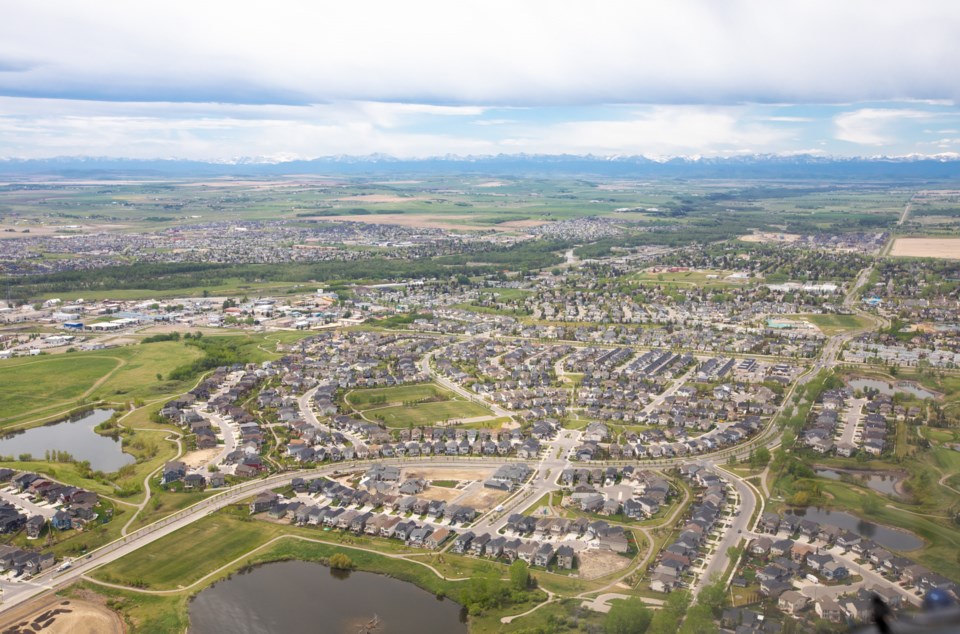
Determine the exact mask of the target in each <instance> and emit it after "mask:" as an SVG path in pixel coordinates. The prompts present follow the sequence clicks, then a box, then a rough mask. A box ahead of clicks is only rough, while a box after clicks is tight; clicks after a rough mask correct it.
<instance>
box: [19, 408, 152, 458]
mask: <svg viewBox="0 0 960 634" xmlns="http://www.w3.org/2000/svg"><path fill="white" fill-rule="evenodd" d="M111 416H113V410H112V409H95V410H93V411H92V412H88V413H87V414H84V415H83V416H79V417H77V418H74V419H67V420H64V421H59V422H56V423H50V424H49V425H44V426H43V427H33V428H31V429H25V430H23V431H14V432H11V433H10V434H8V435H5V436H3V437H2V438H0V455H2V456H14V457H16V456H19V455H21V454H27V453H28V454H30V455H31V456H33V457H34V458H35V459H37V460H43V458H44V456H45V455H46V452H47V451H65V452H67V453H69V454H70V455H71V456H73V457H74V459H76V460H89V461H90V467H91V468H92V469H94V470H95V471H103V472H104V473H112V472H114V471H117V470H118V469H119V468H120V467H122V466H124V465H128V464H132V463H133V462H134V458H133V456H131V455H130V454H126V453H123V449H122V448H121V444H120V440H119V439H116V440H115V439H113V438H109V437H107V436H101V435H100V434H98V433H97V432H95V431H94V427H96V426H97V425H99V424H100V423H102V422H104V421H106V420H108V419H109V418H110V417H111Z"/></svg>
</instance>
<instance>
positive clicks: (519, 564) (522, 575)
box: [510, 559, 530, 592]
mask: <svg viewBox="0 0 960 634" xmlns="http://www.w3.org/2000/svg"><path fill="white" fill-rule="evenodd" d="M529 585H530V569H529V567H528V566H527V562H525V561H523V560H521V559H518V560H516V561H515V562H513V563H512V564H510V587H511V588H512V589H513V590H516V591H518V592H519V591H522V590H526V589H527V587H528V586H529Z"/></svg>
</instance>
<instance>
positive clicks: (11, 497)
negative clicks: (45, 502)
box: [0, 487, 57, 519]
mask: <svg viewBox="0 0 960 634" xmlns="http://www.w3.org/2000/svg"><path fill="white" fill-rule="evenodd" d="M0 500H3V501H4V502H9V503H10V504H13V505H14V506H19V507H20V508H21V509H23V512H24V513H26V514H27V515H42V516H43V517H45V518H46V519H50V518H51V517H53V516H54V515H56V513H57V509H56V508H54V507H52V506H38V505H36V504H34V503H33V502H31V501H30V500H26V499H24V498H22V497H20V496H18V495H17V494H16V488H15V487H7V488H5V489H0Z"/></svg>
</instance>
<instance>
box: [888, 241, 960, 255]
mask: <svg viewBox="0 0 960 634" xmlns="http://www.w3.org/2000/svg"><path fill="white" fill-rule="evenodd" d="M890 255H891V256H892V257H906V258H941V259H944V260H960V238H897V239H896V240H895V241H894V242H893V247H892V248H891V249H890Z"/></svg>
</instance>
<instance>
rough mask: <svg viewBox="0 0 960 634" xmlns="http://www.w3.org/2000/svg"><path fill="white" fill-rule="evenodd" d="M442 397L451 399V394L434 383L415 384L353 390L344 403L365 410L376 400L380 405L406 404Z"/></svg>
mask: <svg viewBox="0 0 960 634" xmlns="http://www.w3.org/2000/svg"><path fill="white" fill-rule="evenodd" d="M434 397H443V398H445V399H448V400H449V399H450V398H453V394H452V393H451V392H448V391H447V390H444V389H442V388H441V387H439V386H438V385H436V384H435V383H416V384H414V385H400V386H397V387H384V388H374V389H371V390H354V391H352V392H350V393H349V394H347V396H346V401H347V403H349V404H350V405H352V406H353V407H355V408H357V409H361V410H362V409H365V407H364V406H366V405H370V404H371V403H374V402H375V401H377V400H378V399H385V400H382V401H380V405H383V404H385V403H391V404H394V403H406V402H408V401H419V400H422V399H425V398H434Z"/></svg>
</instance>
